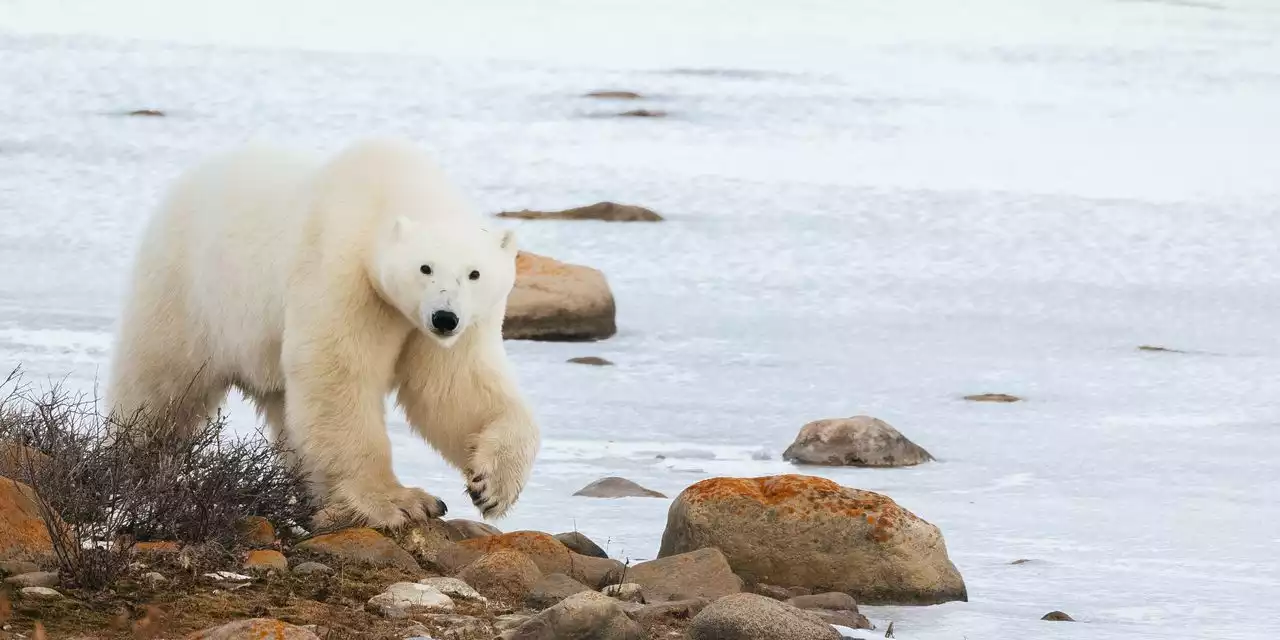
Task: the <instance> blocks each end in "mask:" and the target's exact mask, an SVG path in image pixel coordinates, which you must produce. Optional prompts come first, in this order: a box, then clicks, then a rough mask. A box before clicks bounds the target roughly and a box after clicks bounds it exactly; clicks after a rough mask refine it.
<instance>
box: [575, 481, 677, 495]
mask: <svg viewBox="0 0 1280 640" xmlns="http://www.w3.org/2000/svg"><path fill="white" fill-rule="evenodd" d="M573 495H575V496H585V497H588V498H665V497H667V496H665V495H663V494H662V493H659V492H657V491H654V490H652V489H646V488H644V487H642V486H640V485H638V484H636V483H634V482H632V481H630V480H627V479H626V478H619V477H617V476H610V477H607V478H601V479H599V480H596V481H595V482H592V483H591V484H589V485H587V486H585V487H583V488H581V489H578V491H577V492H575V493H574V494H573Z"/></svg>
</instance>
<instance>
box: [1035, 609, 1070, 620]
mask: <svg viewBox="0 0 1280 640" xmlns="http://www.w3.org/2000/svg"><path fill="white" fill-rule="evenodd" d="M1040 619H1041V620H1049V621H1052V622H1075V619H1074V618H1072V617H1071V616H1069V615H1067V614H1065V613H1063V612H1061V611H1050V612H1049V613H1046V614H1044V617H1042V618H1040Z"/></svg>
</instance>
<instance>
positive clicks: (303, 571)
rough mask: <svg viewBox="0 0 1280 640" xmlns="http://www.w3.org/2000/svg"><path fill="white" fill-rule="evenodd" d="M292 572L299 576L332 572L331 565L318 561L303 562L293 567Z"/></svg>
mask: <svg viewBox="0 0 1280 640" xmlns="http://www.w3.org/2000/svg"><path fill="white" fill-rule="evenodd" d="M293 572H294V573H296V574H298V575H300V576H306V575H311V574H313V573H318V574H321V575H329V574H331V573H333V567H330V566H329V565H327V564H324V563H320V562H303V563H301V564H299V565H298V566H296V567H294V568H293Z"/></svg>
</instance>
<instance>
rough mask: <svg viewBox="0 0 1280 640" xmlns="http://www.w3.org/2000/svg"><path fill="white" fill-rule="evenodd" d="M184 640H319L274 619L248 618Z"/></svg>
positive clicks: (197, 633)
mask: <svg viewBox="0 0 1280 640" xmlns="http://www.w3.org/2000/svg"><path fill="white" fill-rule="evenodd" d="M186 640H320V639H319V636H317V635H316V634H314V633H311V632H310V631H307V630H306V629H303V628H302V627H299V626H296V625H292V624H289V623H287V622H283V621H280V620H276V619H274V618H249V619H248V620H237V621H235V622H229V623H227V624H224V625H219V626H216V627H209V628H208V629H204V630H202V631H197V632H195V633H193V634H191V635H188V636H187V637H186Z"/></svg>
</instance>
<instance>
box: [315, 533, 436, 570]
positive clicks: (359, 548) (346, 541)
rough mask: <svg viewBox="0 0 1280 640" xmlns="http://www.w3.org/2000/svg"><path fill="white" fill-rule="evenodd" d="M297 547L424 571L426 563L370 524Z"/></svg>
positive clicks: (349, 559)
mask: <svg viewBox="0 0 1280 640" xmlns="http://www.w3.org/2000/svg"><path fill="white" fill-rule="evenodd" d="M295 550H297V551H300V552H307V553H315V554H319V555H323V556H327V557H330V558H333V559H335V560H338V561H341V562H354V563H358V564H366V565H372V566H383V567H386V566H390V567H398V568H400V569H403V570H405V571H410V572H413V573H419V574H420V573H422V567H420V566H418V561H417V560H414V559H413V556H412V555H410V554H409V552H408V551H405V550H404V549H401V548H400V547H399V546H398V545H396V543H394V542H392V541H391V540H390V539H388V538H387V537H386V536H384V535H382V534H380V533H378V532H377V531H374V530H373V529H370V528H368V527H360V528H354V529H343V530H341V531H335V532H333V533H326V534H324V535H319V536H316V537H314V538H311V539H310V540H307V541H305V542H303V543H301V544H299V545H298V546H296V547H295Z"/></svg>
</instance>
